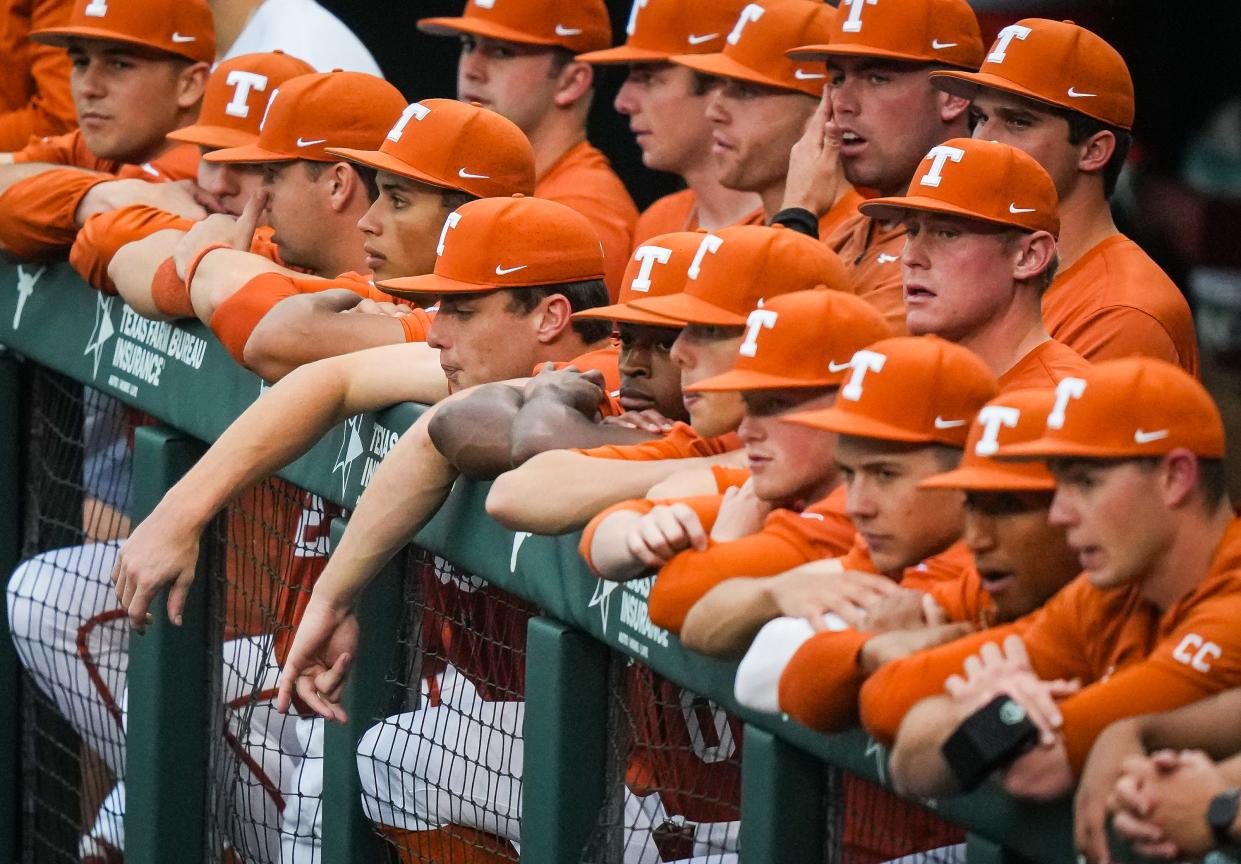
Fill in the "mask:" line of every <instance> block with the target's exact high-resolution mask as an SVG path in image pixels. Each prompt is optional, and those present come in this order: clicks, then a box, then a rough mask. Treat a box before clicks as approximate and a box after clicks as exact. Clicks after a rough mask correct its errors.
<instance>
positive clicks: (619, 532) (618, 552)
mask: <svg viewBox="0 0 1241 864" xmlns="http://www.w3.org/2000/svg"><path fill="white" fill-rule="evenodd" d="M641 519H642V514H640V513H636V512H634V511H632V510H619V511H617V512H615V513H611V514H609V515H608V516H607V517H605V518H604V519H603V520H602V521H601V522H600V523H599V527H598V528H596V529H595V536H594V537H593V538H592V539H591V544H590V560H591V563H592V564H593V565H594V569H595V574H596V575H598V576H599V578H601V579H608V580H610V581H613V582H624V581H626V580H628V579H634V578H636V577H638V576H641V575H642V574H643V573H645V572H647V567H646V565H645V564H643V563H642V562H641V561H639V560H638V559H637V558H636V557H634V555H633V553H632V552H630V551H629V544H628V542H626V541H627V538H628V536H629V532H630V531H631V530H632V529H633V527H634V526H635V525H636V524H637V523H638V522H639V520H641Z"/></svg>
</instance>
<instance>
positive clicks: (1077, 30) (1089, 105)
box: [931, 18, 1133, 129]
mask: <svg viewBox="0 0 1241 864" xmlns="http://www.w3.org/2000/svg"><path fill="white" fill-rule="evenodd" d="M931 83H932V84H934V85H935V86H936V87H938V88H939V89H941V90H946V91H947V92H949V93H955V94H957V95H958V96H964V97H965V98H967V99H972V98H974V96H975V95H976V94H977V93H978V90H979V88H980V87H987V88H990V89H993V90H1002V91H1004V92H1005V93H1013V94H1015V95H1017V96H1024V97H1026V98H1027V99H1034V100H1036V101H1039V102H1045V103H1047V104H1049V105H1056V106H1058V107H1060V108H1067V109H1069V110H1070V111H1076V112H1077V113H1079V114H1085V115H1086V116H1087V117H1093V118H1095V119H1096V120H1101V121H1102V122H1104V123H1107V124H1109V125H1111V126H1119V127H1120V128H1121V129H1132V128H1133V78H1132V77H1131V76H1130V75H1129V67H1128V66H1127V65H1126V64H1125V58H1123V57H1121V56H1120V52H1119V51H1117V50H1116V49H1115V48H1113V47H1112V46H1111V45H1109V44H1107V42H1105V41H1104V40H1103V39H1102V38H1101V37H1099V36H1097V35H1095V34H1094V33H1091V32H1090V31H1089V30H1087V29H1086V28H1085V27H1079V26H1078V25H1076V24H1074V23H1073V22H1072V21H1049V20H1048V19H1046V18H1024V19H1022V20H1021V21H1018V22H1017V23H1016V24H1010V25H1009V26H1007V27H1005V28H1004V29H1003V30H1001V31H1000V34H999V35H998V36H997V37H996V39H995V42H993V43H991V50H990V52H988V54H987V56H986V58H985V59H984V60H983V61H982V68H981V69H979V70H978V71H977V72H932V73H931Z"/></svg>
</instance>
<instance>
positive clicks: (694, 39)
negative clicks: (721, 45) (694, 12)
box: [688, 33, 720, 45]
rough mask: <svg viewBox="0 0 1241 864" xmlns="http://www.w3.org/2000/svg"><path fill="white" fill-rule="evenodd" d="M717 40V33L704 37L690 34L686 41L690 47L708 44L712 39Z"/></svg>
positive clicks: (718, 36)
mask: <svg viewBox="0 0 1241 864" xmlns="http://www.w3.org/2000/svg"><path fill="white" fill-rule="evenodd" d="M719 38H720V34H719V33H708V34H706V35H705V36H696V35H694V34H692V33H691V34H690V36H689V40H688V41H689V44H691V45H701V44H702V43H704V42H710V41H711V40H712V39H719Z"/></svg>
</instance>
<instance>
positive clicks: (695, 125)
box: [613, 63, 711, 176]
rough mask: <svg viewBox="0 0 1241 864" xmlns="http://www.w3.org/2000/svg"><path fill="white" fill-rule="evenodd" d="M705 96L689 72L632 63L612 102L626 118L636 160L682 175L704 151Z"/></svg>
mask: <svg viewBox="0 0 1241 864" xmlns="http://www.w3.org/2000/svg"><path fill="white" fill-rule="evenodd" d="M707 99H708V96H707V93H706V91H702V92H699V87H698V83H697V76H696V75H695V74H694V72H692V71H691V70H689V69H686V68H685V67H683V66H674V65H673V64H671V63H635V64H633V65H632V66H630V67H629V76H628V77H627V78H626V79H625V83H624V84H622V85H621V88H620V91H619V92H618V93H617V94H616V101H615V102H614V103H613V104H614V105H615V107H616V110H617V111H618V112H620V113H621V114H624V115H626V116H627V117H628V118H629V131H630V132H632V133H633V137H634V141H635V142H636V143H637V145H638V148H639V149H640V150H641V151H642V164H644V165H645V166H646V167H647V168H650V169H651V170H653V171H670V172H672V173H673V174H680V175H682V176H684V175H685V174H686V173H688V172H690V171H693V170H694V169H695V168H696V167H697V166H698V165H701V164H703V163H704V162H706V160H707V159H708V158H709V155H710V151H711V124H710V123H709V122H708V121H707V116H706V108H707Z"/></svg>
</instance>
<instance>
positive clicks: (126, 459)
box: [6, 368, 143, 862]
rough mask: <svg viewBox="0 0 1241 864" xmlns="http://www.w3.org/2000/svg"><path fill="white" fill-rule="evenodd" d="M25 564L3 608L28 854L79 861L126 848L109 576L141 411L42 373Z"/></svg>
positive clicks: (37, 385) (120, 651) (121, 660)
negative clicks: (16, 672) (20, 670)
mask: <svg viewBox="0 0 1241 864" xmlns="http://www.w3.org/2000/svg"><path fill="white" fill-rule="evenodd" d="M27 397H28V398H27V400H26V402H27V404H28V405H29V414H28V417H27V420H26V422H27V425H26V428H25V430H24V434H25V435H26V438H27V442H28V443H27V449H26V454H27V463H26V483H25V488H24V490H23V511H24V513H25V518H26V524H25V531H24V547H23V554H22V558H23V562H22V564H21V565H19V567H18V568H17V570H16V571H14V573H13V574H12V576H11V577H10V579H9V582H8V586H7V597H6V607H7V611H8V614H9V623H10V627H11V629H12V632H13V639H14V644H15V646H16V648H17V651H18V654H19V656H20V658H21V661H22V666H23V667H24V670H25V678H24V681H23V690H22V700H21V705H22V729H23V733H22V743H23V747H22V763H23V764H22V769H23V772H22V773H23V778H24V783H23V795H24V817H23V824H22V837H23V860H25V861H38V862H43V861H48V862H56V861H75V862H76V861H78V860H79V855H80V854H82V853H84V852H89V851H91V850H92V843H93V841H92V840H91V839H90V838H91V837H94V838H96V840H97V841H98V844H96V845H95V846H94V848H95V850H96V851H99V850H104V849H106V847H105V846H104V845H102V844H107V845H108V846H120V845H121V844H122V843H123V836H122V833H121V832H122V830H123V828H122V825H121V818H122V813H123V806H124V805H123V790H122V789H121V787H120V785H119V784H118V782H117V781H118V780H119V779H120V778H121V777H122V775H123V772H124V737H123V732H122V725H121V720H122V714H121V711H122V706H123V704H124V676H125V668H126V665H127V662H126V660H127V646H128V635H129V634H128V628H127V626H126V625H125V623H124V622H123V621H122V620H120V619H121V616H120V615H119V613H118V612H117V611H116V607H117V603H116V601H115V598H114V597H113V594H112V585H111V580H110V578H109V576H110V574H111V571H112V564H113V562H114V560H115V556H116V549H117V543H116V540H117V539H118V538H122V537H124V536H125V535H126V534H127V533H128V530H129V519H128V516H127V515H126V514H127V511H128V506H129V488H130V471H131V465H132V441H133V429H134V427H135V426H136V425H138V424H139V423H141V422H143V418H142V417H141V415H138V414H137V413H136V412H133V411H131V410H130V409H128V408H126V407H124V406H123V405H122V404H121V403H119V402H117V401H116V400H114V399H111V398H110V397H107V396H104V395H103V394H101V393H99V392H97V391H95V390H92V389H90V388H85V387H83V386H82V385H81V384H77V383H74V382H73V381H70V380H69V379H67V378H64V377H62V376H60V375H57V374H55V373H52V372H49V371H46V370H42V369H37V368H36V369H33V370H32V374H31V376H30V383H29V393H28V394H27Z"/></svg>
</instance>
